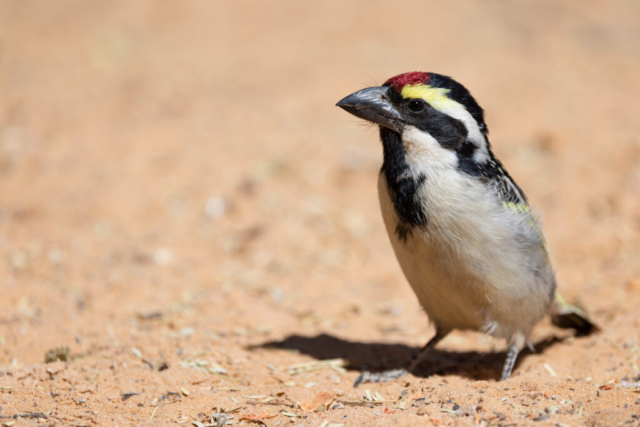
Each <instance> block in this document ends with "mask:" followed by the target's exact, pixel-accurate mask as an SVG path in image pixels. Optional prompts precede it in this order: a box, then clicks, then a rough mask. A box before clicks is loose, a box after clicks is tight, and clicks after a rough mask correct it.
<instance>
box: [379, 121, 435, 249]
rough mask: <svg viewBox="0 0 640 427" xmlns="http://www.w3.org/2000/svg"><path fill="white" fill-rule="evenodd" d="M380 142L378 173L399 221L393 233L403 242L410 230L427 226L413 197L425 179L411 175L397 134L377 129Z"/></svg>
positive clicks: (425, 217) (416, 199)
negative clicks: (380, 155) (379, 166)
mask: <svg viewBox="0 0 640 427" xmlns="http://www.w3.org/2000/svg"><path fill="white" fill-rule="evenodd" d="M380 139H381V140H382V149H383V153H384V161H383V162H382V170H381V171H380V173H383V174H384V175H385V178H386V180H387V186H388V188H389V196H390V197H391V201H392V202H393V207H394V209H395V211H396V214H397V215H398V218H399V220H400V224H399V225H398V227H397V228H396V233H397V234H398V237H399V238H400V239H402V240H406V239H407V236H408V235H409V234H411V233H410V231H411V227H415V226H420V225H426V224H427V216H426V214H425V212H424V210H423V209H422V206H421V204H420V202H419V199H418V195H417V193H418V190H419V189H420V187H421V186H422V185H424V182H425V179H426V177H425V176H424V175H420V176H419V177H417V178H414V177H413V176H411V174H410V171H409V166H408V165H407V162H406V159H405V150H404V145H403V144H402V139H401V137H400V134H398V133H397V132H394V131H392V130H391V129H387V128H385V127H382V126H381V127H380Z"/></svg>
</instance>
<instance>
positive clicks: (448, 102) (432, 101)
mask: <svg viewBox="0 0 640 427" xmlns="http://www.w3.org/2000/svg"><path fill="white" fill-rule="evenodd" d="M449 92H451V89H445V88H441V87H432V86H429V85H426V84H423V83H416V84H414V85H405V86H404V87H403V88H402V91H401V92H400V94H401V95H402V97H403V98H419V99H424V100H425V101H427V102H428V103H429V105H431V106H432V107H433V108H435V109H436V110H442V109H445V108H447V107H451V106H452V105H454V104H457V102H455V101H453V100H452V99H451V98H449V97H448V96H447V94H448V93H449Z"/></svg>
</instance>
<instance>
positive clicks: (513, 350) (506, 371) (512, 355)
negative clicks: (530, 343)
mask: <svg viewBox="0 0 640 427" xmlns="http://www.w3.org/2000/svg"><path fill="white" fill-rule="evenodd" d="M518 353H520V349H519V348H518V346H516V345H514V344H511V345H509V350H507V360H505V361H504V367H503V368H502V377H501V378H500V381H505V380H508V379H509V377H510V376H511V371H513V366H514V365H515V364H516V359H517V358H518Z"/></svg>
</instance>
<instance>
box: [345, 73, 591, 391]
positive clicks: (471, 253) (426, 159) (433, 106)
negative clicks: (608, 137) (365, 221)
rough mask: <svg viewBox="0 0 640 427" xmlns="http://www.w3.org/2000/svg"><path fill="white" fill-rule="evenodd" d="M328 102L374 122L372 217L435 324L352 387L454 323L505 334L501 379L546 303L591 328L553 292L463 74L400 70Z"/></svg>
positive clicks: (536, 238)
mask: <svg viewBox="0 0 640 427" xmlns="http://www.w3.org/2000/svg"><path fill="white" fill-rule="evenodd" d="M337 105H338V106H339V107H341V108H342V109H344V110H345V111H347V112H349V113H351V114H353V115H354V116H356V117H359V118H361V119H364V120H367V121H369V122H371V123H374V124H377V125H379V128H380V139H381V140H382V150H383V157H384V160H383V163H382V169H381V171H380V176H379V179H378V194H379V198H380V207H381V209H382V217H383V219H384V223H385V226H386V229H387V232H388V234H389V238H390V240H391V244H392V246H393V249H394V251H395V254H396V257H397V258H398V262H399V263H400V266H401V268H402V271H403V272H404V274H405V276H406V278H407V280H408V281H409V283H410V284H411V287H412V288H413V291H414V292H415V294H416V296H417V297H418V300H419V301H420V304H421V305H422V307H423V308H424V310H425V311H426V312H427V315H428V317H429V320H430V321H431V322H432V323H433V324H434V326H435V329H436V334H435V336H434V337H433V338H432V339H431V340H430V341H429V342H428V343H427V344H426V345H425V346H424V347H423V348H422V349H421V350H420V351H419V352H418V353H416V355H415V356H414V357H413V358H412V359H411V361H410V362H409V363H408V364H407V366H406V367H405V368H403V369H395V370H390V371H385V372H378V373H372V372H367V371H365V372H363V373H362V375H360V377H359V378H358V379H357V380H356V383H355V386H356V387H357V386H358V384H359V383H361V382H381V381H390V380H393V379H396V378H399V377H402V376H404V375H406V374H407V373H409V372H411V371H413V370H414V368H416V366H417V365H418V364H419V363H420V362H421V360H423V358H424V356H425V355H426V354H427V353H428V352H429V350H431V349H432V348H434V347H435V346H436V344H437V343H438V342H439V341H440V340H442V339H443V338H444V337H445V336H446V335H447V334H448V333H449V332H451V331H453V330H456V329H457V330H472V331H481V332H484V333H486V334H489V335H491V336H494V337H497V338H504V339H506V341H507V348H508V349H507V356H506V361H505V363H504V367H503V369H502V377H501V379H502V380H506V379H508V378H509V376H510V375H511V371H512V370H513V367H514V364H515V362H516V358H517V356H518V353H519V352H520V350H522V348H523V347H524V346H525V344H529V341H528V339H529V336H530V334H531V330H532V329H533V327H534V326H535V325H536V324H537V323H538V322H539V321H540V320H541V319H542V317H543V316H544V315H545V313H550V314H551V317H552V321H553V323H554V324H556V325H558V326H562V327H573V328H576V329H578V331H579V332H583V333H588V332H591V331H593V330H595V325H593V323H591V322H590V321H589V319H588V317H587V316H586V313H584V312H583V311H582V310H580V309H579V308H578V307H575V306H573V305H571V304H569V303H567V302H566V301H565V300H564V299H563V298H562V297H561V296H560V295H559V294H558V293H557V292H556V282H555V279H554V273H553V268H552V267H551V263H550V261H549V255H548V252H547V247H546V244H545V240H544V236H543V235H542V231H541V228H540V226H539V224H538V221H537V220H536V218H535V216H534V215H533V214H532V212H531V209H530V208H529V205H528V203H527V199H526V197H525V195H524V193H523V192H522V190H521V189H520V187H519V186H518V185H517V184H516V183H515V182H514V181H513V179H512V178H511V177H510V176H509V174H508V173H507V171H506V169H505V168H504V166H502V164H501V163H500V161H499V160H498V159H497V158H496V156H495V155H494V154H493V152H492V151H491V146H490V144H489V139H488V136H487V135H488V130H487V125H486V124H485V121H484V113H483V110H482V108H480V106H479V105H478V103H477V102H476V100H475V99H474V98H473V97H472V96H471V94H470V93H469V91H468V90H467V89H466V88H465V87H464V86H462V85H461V84H460V83H458V82H456V81H454V80H453V79H451V78H449V77H447V76H443V75H440V74H435V73H424V72H412V73H404V74H400V75H398V76H395V77H392V78H390V79H389V80H387V81H386V82H385V83H384V84H383V85H382V86H379V87H370V88H366V89H362V90H360V91H358V92H355V93H353V94H351V95H349V96H347V97H346V98H344V99H342V100H341V101H340V102H338V104H337Z"/></svg>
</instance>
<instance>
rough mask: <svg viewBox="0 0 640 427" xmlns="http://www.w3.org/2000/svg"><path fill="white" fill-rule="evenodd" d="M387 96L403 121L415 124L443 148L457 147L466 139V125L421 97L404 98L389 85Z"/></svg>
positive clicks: (411, 124)
mask: <svg viewBox="0 0 640 427" xmlns="http://www.w3.org/2000/svg"><path fill="white" fill-rule="evenodd" d="M387 96H388V97H389V100H390V101H391V103H392V104H393V105H394V106H395V107H396V108H397V110H398V112H399V113H400V115H401V116H402V119H403V121H404V123H406V124H407V125H410V126H415V127H416V128H418V129H420V130H421V131H423V132H426V133H428V134H429V135H431V136H432V137H433V138H435V140H436V141H438V143H439V144H440V145H441V146H442V147H444V148H453V149H455V148H458V147H459V146H460V144H462V143H464V141H466V139H467V135H468V131H467V127H466V126H465V125H464V123H462V122H461V121H460V120H458V119H454V118H453V117H451V116H449V115H448V114H445V113H442V112H440V111H438V110H436V109H435V108H433V107H432V106H430V105H429V104H427V103H426V102H425V101H423V100H421V99H415V98H409V99H404V98H403V97H402V95H400V94H399V93H398V92H397V91H396V90H395V89H394V88H392V87H390V88H389V90H388V92H387Z"/></svg>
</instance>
